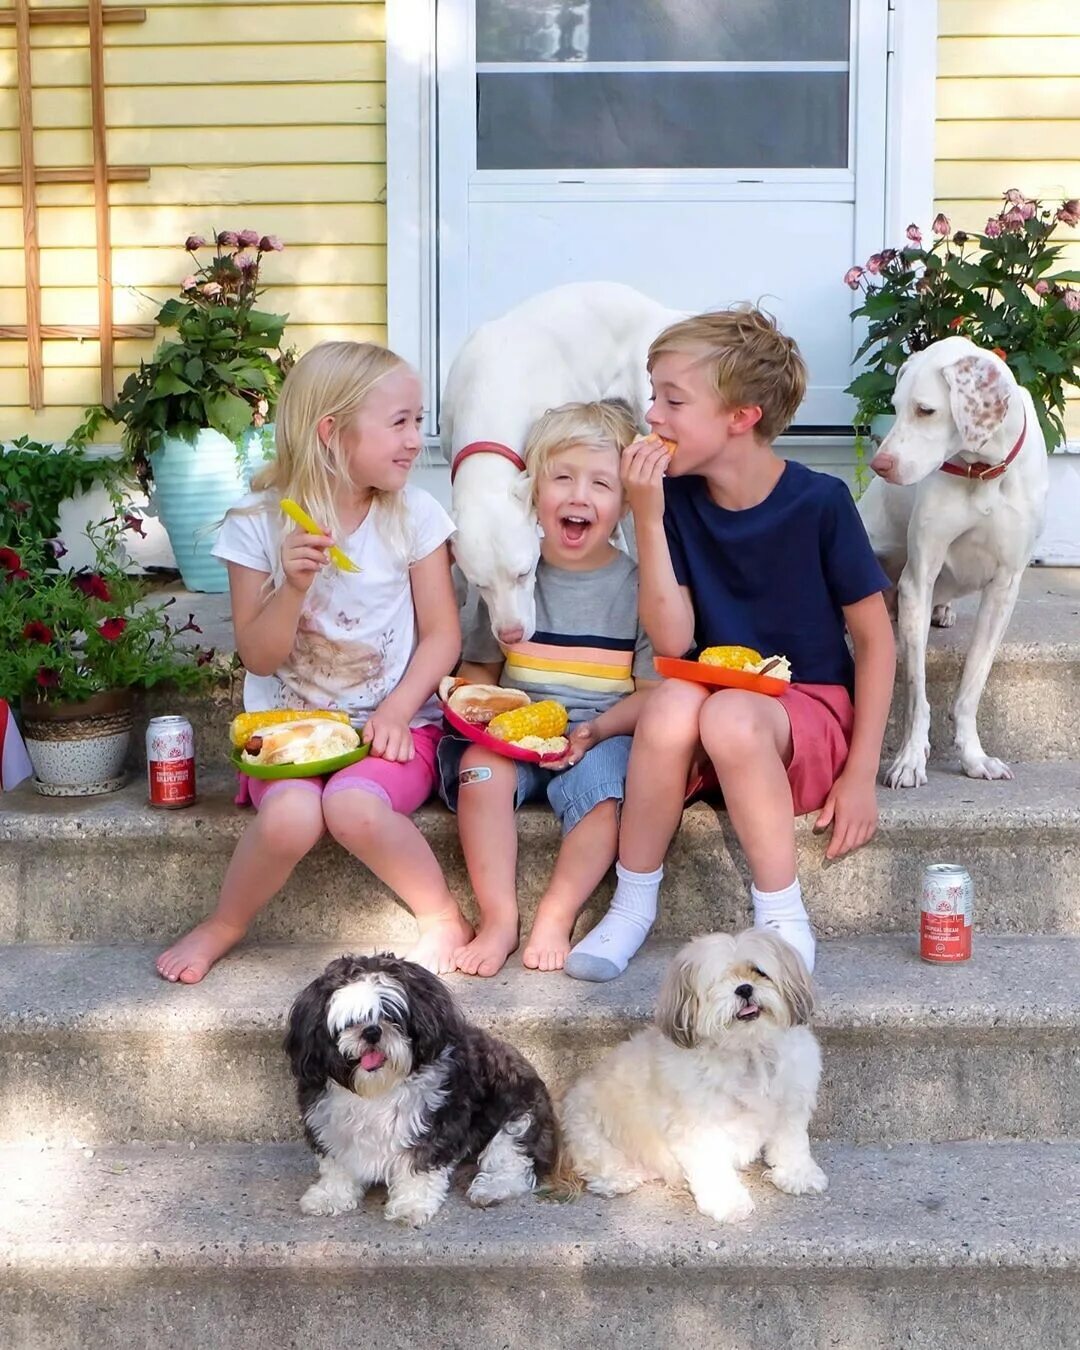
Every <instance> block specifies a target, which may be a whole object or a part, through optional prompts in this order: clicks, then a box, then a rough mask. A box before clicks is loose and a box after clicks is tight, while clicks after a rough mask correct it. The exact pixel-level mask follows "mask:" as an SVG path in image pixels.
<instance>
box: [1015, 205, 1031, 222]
mask: <svg viewBox="0 0 1080 1350" xmlns="http://www.w3.org/2000/svg"><path fill="white" fill-rule="evenodd" d="M1035 206H1036V203H1035V202H1021V203H1020V204H1019V206H1017V208H1016V209H1017V210H1018V211H1019V212H1020V214H1021V215H1022V216H1023V217H1024V219H1025V220H1030V219H1031V217H1032V216H1033V215H1034V214H1035Z"/></svg>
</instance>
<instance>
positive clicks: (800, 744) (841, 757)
mask: <svg viewBox="0 0 1080 1350" xmlns="http://www.w3.org/2000/svg"><path fill="white" fill-rule="evenodd" d="M762 697H764V695H762ZM779 699H780V702H781V703H782V704H783V705H784V711H785V712H786V713H787V715H788V721H789V722H790V723H791V744H792V755H791V763H790V764H789V765H788V770H787V776H788V782H789V783H790V784H791V799H792V802H793V803H794V806H795V814H796V815H797V816H805V815H807V814H808V813H809V812H811V811H820V810H821V808H822V807H823V806H824V805H825V799H826V797H828V795H829V793H830V792H831V791H832V786H833V784H834V783H835V782H836V780H837V778H839V777H840V771H841V770H842V769H843V767H844V765H845V764H846V763H847V757H848V750H849V749H850V747H851V733H852V730H853V729H854V726H855V705H854V704H853V703H852V701H851V695H850V694H849V693H848V691H847V690H846V689H845V688H844V686H843V685H841V684H793V685H792V686H791V688H790V689H787V690H785V691H784V693H782V694H780V695H779ZM719 786H720V785H719V783H718V782H717V780H716V772H715V770H714V769H713V766H712V765H711V764H709V763H706V765H705V768H704V770H701V771H697V772H694V771H691V775H690V781H689V782H688V783H687V785H686V800H687V801H691V800H693V799H694V798H697V797H705V796H709V795H712V794H715V793H716V792H717V791H718V790H719Z"/></svg>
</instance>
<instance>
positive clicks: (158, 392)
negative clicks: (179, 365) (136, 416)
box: [153, 367, 191, 398]
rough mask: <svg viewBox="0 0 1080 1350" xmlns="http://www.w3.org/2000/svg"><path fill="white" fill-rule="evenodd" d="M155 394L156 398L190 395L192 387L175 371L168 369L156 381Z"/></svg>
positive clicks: (154, 385)
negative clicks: (171, 395)
mask: <svg viewBox="0 0 1080 1350" xmlns="http://www.w3.org/2000/svg"><path fill="white" fill-rule="evenodd" d="M153 392H154V396H155V397H156V398H164V397H166V396H167V395H169V394H190V393H191V385H190V384H188V383H187V381H186V380H182V379H181V378H180V376H179V375H177V374H176V372H175V371H173V370H171V369H169V368H168V367H166V369H165V370H163V371H161V372H160V373H159V375H158V376H157V378H156V379H155V380H154V384H153Z"/></svg>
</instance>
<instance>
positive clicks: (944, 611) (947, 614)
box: [930, 605, 956, 628]
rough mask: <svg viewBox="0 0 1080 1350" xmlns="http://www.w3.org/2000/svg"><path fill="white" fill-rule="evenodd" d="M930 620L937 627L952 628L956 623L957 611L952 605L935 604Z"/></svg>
mask: <svg viewBox="0 0 1080 1350" xmlns="http://www.w3.org/2000/svg"><path fill="white" fill-rule="evenodd" d="M930 622H931V623H932V624H933V626H934V627H935V628H952V626H953V624H955V623H956V611H955V610H954V609H953V607H952V605H935V606H934V608H933V610H932V611H931V614H930Z"/></svg>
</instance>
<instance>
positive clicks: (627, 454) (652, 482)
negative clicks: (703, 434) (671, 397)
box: [622, 433, 671, 525]
mask: <svg viewBox="0 0 1080 1350" xmlns="http://www.w3.org/2000/svg"><path fill="white" fill-rule="evenodd" d="M670 458H671V456H670V455H669V454H668V452H667V450H666V449H665V448H664V442H663V441H662V440H661V439H660V437H659V436H657V435H656V434H655V433H653V434H652V435H650V436H642V437H640V438H639V439H638V440H636V441H633V442H631V444H630V445H628V446H627V447H626V449H625V450H624V451H623V452H622V481H623V486H624V487H625V488H626V499H627V501H628V502H629V503H630V510H631V511H632V512H633V513H634V519H635V521H637V523H638V524H639V525H640V524H641V523H642V522H643V521H647V520H653V521H656V522H657V523H658V524H659V523H660V522H661V521H662V520H663V519H664V475H665V474H666V473H667V467H668V461H669V460H670Z"/></svg>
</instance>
